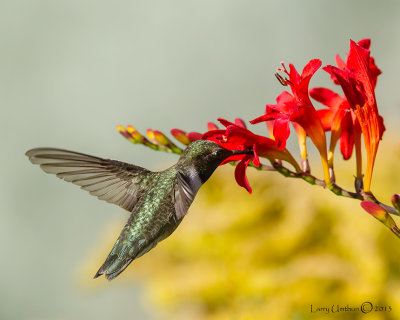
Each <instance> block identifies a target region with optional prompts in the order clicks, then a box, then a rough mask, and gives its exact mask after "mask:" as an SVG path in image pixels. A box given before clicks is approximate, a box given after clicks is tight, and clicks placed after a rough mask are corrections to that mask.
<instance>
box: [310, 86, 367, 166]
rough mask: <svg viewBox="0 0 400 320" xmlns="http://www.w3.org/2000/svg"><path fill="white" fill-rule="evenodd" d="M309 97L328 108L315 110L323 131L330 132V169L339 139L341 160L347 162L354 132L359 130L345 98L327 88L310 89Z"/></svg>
mask: <svg viewBox="0 0 400 320" xmlns="http://www.w3.org/2000/svg"><path fill="white" fill-rule="evenodd" d="M310 96H311V97H312V98H314V99H315V100H317V101H318V102H320V103H322V104H323V105H325V106H327V107H328V108H329V109H321V110H317V113H318V116H319V117H320V120H321V123H322V126H323V127H324V130H325V131H332V134H331V143H330V147H329V154H328V162H329V164H330V167H332V166H331V162H332V161H333V152H334V149H335V147H336V143H337V141H338V139H339V138H340V150H341V152H342V155H343V158H344V159H345V160H348V159H349V158H350V157H351V155H352V153H353V149H354V131H355V130H358V131H359V130H361V129H360V127H359V125H358V122H357V119H356V118H355V115H354V114H353V113H352V111H351V107H350V105H349V104H348V102H347V100H346V99H345V98H343V97H341V96H340V95H338V94H337V93H335V92H333V91H332V90H330V89H327V88H312V89H311V90H310ZM353 116H354V117H353Z"/></svg>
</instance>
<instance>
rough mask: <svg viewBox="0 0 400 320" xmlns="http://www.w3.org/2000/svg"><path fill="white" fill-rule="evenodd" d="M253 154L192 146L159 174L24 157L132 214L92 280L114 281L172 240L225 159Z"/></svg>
mask: <svg viewBox="0 0 400 320" xmlns="http://www.w3.org/2000/svg"><path fill="white" fill-rule="evenodd" d="M252 153H253V151H252V150H228V149H225V148H223V147H221V146H220V145H218V144H217V143H215V142H212V141H207V140H197V141H194V142H192V143H191V144H189V145H188V147H187V148H186V149H185V150H184V151H183V153H182V154H181V156H180V158H179V160H178V162H177V163H176V164H175V165H173V166H172V167H170V168H168V169H166V170H164V171H160V172H152V171H149V170H147V169H145V168H141V167H138V166H135V165H132V164H128V163H124V162H120V161H117V160H110V159H102V158H99V157H94V156H90V155H87V154H83V153H79V152H73V151H68V150H63V149H56V148H36V149H32V150H29V151H27V152H26V155H27V156H28V157H29V160H30V161H31V162H32V163H33V164H39V165H40V167H41V169H42V170H43V171H44V172H46V173H51V174H55V175H56V176H57V177H59V178H61V179H64V180H65V181H69V182H72V183H74V184H76V185H79V186H80V187H81V188H82V189H84V190H87V191H89V193H90V194H91V195H94V196H97V197H98V198H99V199H101V200H105V201H107V202H110V203H114V204H117V205H119V206H120V207H122V208H124V209H126V210H128V211H129V212H131V215H130V217H129V220H128V222H127V223H126V225H125V226H124V228H123V230H122V232H121V234H120V236H119V237H118V239H117V241H116V243H115V244H114V247H113V248H112V250H111V252H110V254H109V255H108V257H107V259H106V261H105V262H104V264H103V265H102V266H101V267H100V269H99V270H98V271H97V273H96V275H95V276H94V278H97V277H99V276H100V275H102V274H104V275H105V277H106V278H107V279H108V280H112V279H114V278H115V277H117V276H118V275H119V274H120V273H121V272H122V271H124V270H125V268H126V267H127V266H128V265H129V264H130V263H131V262H132V261H133V260H134V259H136V258H138V257H140V256H142V255H143V254H145V253H147V252H148V251H150V250H151V249H152V248H154V247H155V246H156V245H157V243H158V242H160V241H161V240H164V239H165V238H167V237H168V236H169V235H171V233H172V232H173V231H174V230H175V229H176V228H177V226H178V225H179V223H180V222H181V221H182V219H183V217H184V216H185V215H186V214H187V212H188V209H189V206H190V205H191V204H192V202H193V200H194V197H195V195H196V193H197V191H198V190H199V188H200V187H201V186H202V185H203V184H204V183H205V182H206V181H207V180H208V178H210V176H211V175H212V173H213V172H214V171H215V169H216V168H217V167H218V166H219V165H220V164H221V163H222V162H223V161H224V160H225V159H227V158H228V157H230V156H232V155H238V154H252Z"/></svg>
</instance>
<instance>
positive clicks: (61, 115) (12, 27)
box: [0, 0, 400, 320]
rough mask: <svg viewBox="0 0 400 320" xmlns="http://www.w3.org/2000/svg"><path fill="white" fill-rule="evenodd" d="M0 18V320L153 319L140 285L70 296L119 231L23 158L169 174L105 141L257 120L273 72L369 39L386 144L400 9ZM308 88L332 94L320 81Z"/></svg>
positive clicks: (256, 4) (72, 5) (219, 5)
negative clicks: (96, 160)
mask: <svg viewBox="0 0 400 320" xmlns="http://www.w3.org/2000/svg"><path fill="white" fill-rule="evenodd" d="M0 3H1V4H0V21H1V22H0V23H1V28H0V34H1V41H0V57H1V59H0V63H1V68H0V83H1V85H0V108H1V118H0V136H1V150H2V157H1V159H2V160H1V166H0V175H1V179H0V219H1V223H0V253H1V264H0V272H1V280H0V282H1V285H0V319H98V320H101V319H109V318H113V319H122V318H123V317H126V316H127V315H128V314H129V315H130V316H129V317H128V318H129V319H154V318H159V317H160V314H159V312H158V311H157V310H156V309H155V307H154V306H152V305H151V304H150V303H149V302H147V301H146V300H145V298H144V295H143V287H142V285H141V284H140V283H137V284H135V285H132V283H131V282H130V283H125V282H124V281H120V280H119V279H117V280H116V281H114V282H111V283H108V282H106V281H105V280H104V279H98V280H97V281H99V282H101V284H99V285H98V286H97V287H96V288H97V289H96V290H91V289H90V288H89V289H88V288H86V287H85V286H82V285H80V284H79V283H80V282H79V279H80V278H81V277H82V276H83V277H85V278H90V277H92V276H93V275H94V273H95V272H96V270H88V272H86V270H85V272H86V273H85V274H83V275H82V271H79V270H78V269H79V267H80V265H81V264H82V261H85V258H86V257H87V256H88V255H93V253H92V250H94V249H93V248H96V250H99V249H98V246H100V247H101V246H102V245H103V244H104V235H103V234H104V233H109V231H110V227H109V225H114V226H122V225H123V223H124V221H125V219H126V218H127V215H126V214H125V213H124V212H123V210H122V209H120V208H117V207H114V206H112V205H109V204H106V203H104V202H101V201H98V200H97V199H96V198H93V197H90V196H88V195H87V194H85V192H83V191H80V190H79V188H77V187H76V186H73V185H69V184H67V183H62V182H61V181H59V180H57V179H56V178H54V177H50V176H48V175H45V174H43V173H42V172H41V171H40V170H39V169H38V168H34V167H33V166H32V165H31V164H30V163H29V162H28V161H27V159H26V158H25V157H24V155H23V154H24V152H25V151H26V150H28V149H30V148H32V147H38V146H56V147H63V148H69V149H72V150H76V151H82V152H86V153H89V154H94V155H98V156H103V157H112V158H117V159H121V160H124V161H128V162H133V163H135V164H138V165H142V166H146V167H148V168H150V169H153V170H155V169H160V168H164V167H166V166H168V165H169V164H171V163H172V162H173V161H175V160H176V157H174V156H173V155H167V154H162V153H155V152H153V151H150V150H146V149H145V148H143V147H142V146H133V145H131V144H129V143H128V142H127V141H126V140H124V139H123V138H122V137H120V136H119V134H118V133H117V131H116V130H115V126H116V125H117V124H122V125H126V124H132V125H134V126H136V127H137V128H138V129H139V130H142V131H143V132H144V131H145V129H146V128H148V127H151V128H153V129H160V130H162V131H164V132H166V133H168V131H169V129H171V128H174V127H178V128H182V129H186V130H197V131H204V129H205V124H206V122H207V121H210V120H215V119H216V118H217V117H220V116H222V117H225V118H228V119H233V118H234V117H236V116H239V117H243V118H244V119H246V120H250V119H253V118H255V117H256V116H259V115H261V114H262V112H263V111H264V106H265V104H266V103H273V102H274V101H275V97H276V96H277V95H278V94H279V93H280V92H281V91H282V87H281V86H280V85H279V84H278V83H277V81H276V80H275V78H274V72H275V69H276V68H277V67H278V66H279V62H280V61H281V60H284V61H286V62H293V63H295V65H296V66H298V69H300V70H301V68H302V67H303V66H304V65H305V63H306V62H307V61H308V60H309V59H311V58H320V59H322V60H323V64H324V65H325V64H332V63H334V56H335V54H336V53H340V54H341V56H342V57H344V56H345V53H346V52H347V50H348V45H349V39H350V38H352V39H354V40H356V41H357V40H359V39H361V38H364V37H370V38H372V41H373V46H372V53H373V55H374V56H375V58H376V60H377V64H378V66H379V67H380V68H381V69H382V70H383V75H382V76H381V77H380V78H379V81H378V87H377V98H378V102H379V107H380V112H381V114H382V115H383V116H384V118H385V121H386V122H385V123H386V127H387V132H386V133H385V138H386V139H395V138H396V132H397V131H396V129H397V128H396V126H397V123H398V119H399V116H400V114H399V106H400V98H399V81H398V74H399V72H400V62H399V59H400V39H399V34H400V32H399V31H400V19H399V18H398V17H399V13H400V2H399V1H382V2H378V1H365V0H363V1H361V0H360V1H327V0H326V1H325V0H324V1H321V0H319V1H232V0H229V1H228V0H226V1H198V2H193V1H82V0H79V1H77V0H69V1H57V0H48V1H44V0H33V1H32V0H30V1H19V0H14V1H1V2H0ZM312 83H313V84H318V85H321V84H329V78H328V76H327V74H325V73H324V72H319V73H318V74H317V76H316V77H315V79H313V82H312ZM263 129H264V127H263V126H257V128H256V132H264V131H263ZM103 247H104V245H103ZM100 249H101V248H100ZM107 250H109V248H107ZM107 250H105V251H104V253H103V256H101V257H100V258H99V259H103V258H105V256H106V254H107V253H108V252H106V251H107ZM97 252H99V251H96V253H97ZM93 281H94V280H93Z"/></svg>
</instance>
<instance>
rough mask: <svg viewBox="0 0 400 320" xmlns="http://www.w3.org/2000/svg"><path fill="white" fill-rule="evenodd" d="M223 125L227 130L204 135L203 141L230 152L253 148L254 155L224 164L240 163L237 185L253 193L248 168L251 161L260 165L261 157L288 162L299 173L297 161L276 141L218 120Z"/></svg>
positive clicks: (212, 131) (237, 158)
mask: <svg viewBox="0 0 400 320" xmlns="http://www.w3.org/2000/svg"><path fill="white" fill-rule="evenodd" d="M218 120H219V121H220V122H221V123H222V125H224V126H225V127H226V129H225V130H211V131H208V132H206V133H205V134H203V135H202V137H201V139H204V140H211V141H214V142H217V143H218V144H220V145H221V146H223V147H225V148H227V149H230V150H247V149H250V148H252V149H253V151H254V154H253V155H235V156H232V157H229V158H228V159H226V160H225V161H224V162H223V163H222V164H225V163H227V162H230V161H235V160H236V161H238V160H240V162H239V164H238V165H237V167H236V170H235V178H236V181H237V183H238V184H239V185H240V186H242V187H244V188H245V189H246V190H247V191H248V192H249V193H251V191H252V190H251V187H250V185H249V182H248V179H247V177H246V168H247V166H248V165H249V163H250V162H251V161H253V164H254V165H255V166H259V165H260V161H259V157H264V158H267V159H269V160H270V161H271V162H273V161H275V159H279V160H282V161H287V162H289V163H290V164H292V165H293V167H294V168H295V169H296V171H297V172H299V171H300V168H299V166H298V164H297V162H296V160H295V159H294V158H293V157H292V155H291V154H290V152H289V151H288V150H286V149H284V150H280V149H279V148H278V147H277V146H276V144H275V141H274V140H272V139H269V138H266V137H263V136H259V135H256V134H254V133H252V132H251V131H250V130H248V129H246V128H244V127H243V126H242V125H241V124H242V123H239V122H238V121H236V123H238V124H240V125H237V124H235V123H232V122H229V121H227V120H225V119H218Z"/></svg>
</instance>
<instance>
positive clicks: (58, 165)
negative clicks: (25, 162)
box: [26, 148, 152, 212]
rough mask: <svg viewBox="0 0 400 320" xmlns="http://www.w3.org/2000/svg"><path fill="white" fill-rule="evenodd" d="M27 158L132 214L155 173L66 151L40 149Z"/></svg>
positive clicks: (31, 152)
mask: <svg viewBox="0 0 400 320" xmlns="http://www.w3.org/2000/svg"><path fill="white" fill-rule="evenodd" d="M26 155H27V156H28V157H29V160H30V161H31V162H32V163H33V164H38V165H40V168H41V169H42V170H43V171H44V172H46V173H50V174H55V175H56V176H57V177H58V178H60V179H64V180H65V181H68V182H72V183H74V184H76V185H78V186H80V187H81V188H82V189H84V190H87V191H89V193H90V194H91V195H94V196H97V197H98V198H99V199H101V200H105V201H107V202H110V203H114V204H117V205H119V206H120V207H122V208H124V209H126V210H128V211H130V212H131V211H132V210H133V207H134V206H135V204H136V202H137V201H138V199H139V198H140V197H141V195H142V194H143V193H144V192H145V189H146V184H147V182H148V181H150V180H151V175H152V172H151V171H149V170H147V169H144V168H141V167H138V166H135V165H131V164H128V163H124V162H120V161H117V160H110V159H102V158H99V157H95V156H90V155H87V154H83V153H79V152H74V151H68V150H63V149H56V148H36V149H32V150H29V151H27V152H26Z"/></svg>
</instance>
